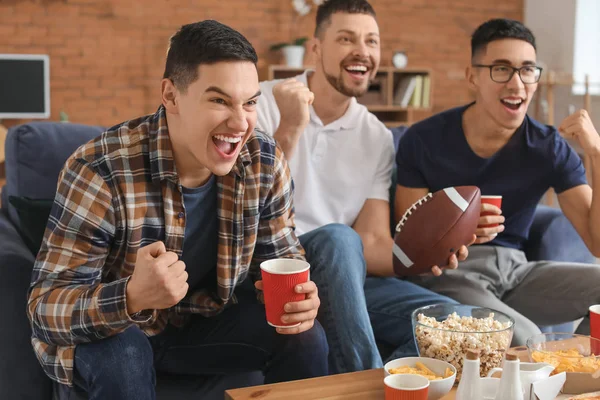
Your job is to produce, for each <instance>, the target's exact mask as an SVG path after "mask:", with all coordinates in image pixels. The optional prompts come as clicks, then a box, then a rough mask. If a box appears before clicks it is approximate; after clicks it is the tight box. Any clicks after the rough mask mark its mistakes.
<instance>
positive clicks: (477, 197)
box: [393, 186, 481, 276]
mask: <svg viewBox="0 0 600 400" xmlns="http://www.w3.org/2000/svg"><path fill="white" fill-rule="evenodd" d="M480 212H481V191H480V190H479V188H478V187H477V186H456V187H448V188H445V189H442V190H438V191H437V192H435V193H433V194H432V193H428V194H427V195H426V196H424V197H423V198H421V199H419V201H417V202H416V203H415V204H413V205H412V206H411V207H409V208H408V210H406V212H405V213H404V215H403V216H402V218H401V219H400V222H398V225H397V226H396V234H395V236H394V255H393V259H394V272H395V273H396V275H398V276H409V275H418V274H422V273H426V272H430V271H431V267H432V266H434V265H438V266H440V267H441V266H444V265H447V264H448V259H449V257H450V256H451V255H452V254H453V253H456V252H457V251H458V249H459V248H460V247H461V246H463V245H466V244H468V243H470V242H471V240H472V238H473V235H474V234H475V230H476V229H477V223H478V221H479V214H480Z"/></svg>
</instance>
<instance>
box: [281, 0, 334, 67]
mask: <svg viewBox="0 0 600 400" xmlns="http://www.w3.org/2000/svg"><path fill="white" fill-rule="evenodd" d="M322 2H323V0H313V3H314V4H315V5H317V6H318V5H320V4H321V3H322ZM292 7H293V8H294V11H295V12H296V14H297V15H296V16H295V18H294V23H293V24H292V29H294V26H295V25H296V24H297V22H298V21H297V18H301V17H303V16H305V15H307V14H308V13H310V9H311V6H310V4H308V3H307V2H306V0H292ZM292 36H294V35H293V34H292ZM307 40H308V37H305V36H302V37H298V38H296V39H294V40H292V41H291V42H281V43H276V44H274V45H272V46H271V50H273V51H277V50H281V51H282V53H283V57H284V59H285V63H286V65H287V66H289V67H293V68H302V65H303V63H304V44H305V43H306V41H307Z"/></svg>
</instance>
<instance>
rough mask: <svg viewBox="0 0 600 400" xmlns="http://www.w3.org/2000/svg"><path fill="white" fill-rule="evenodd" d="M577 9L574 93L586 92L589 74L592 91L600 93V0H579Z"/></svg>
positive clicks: (592, 92)
mask: <svg viewBox="0 0 600 400" xmlns="http://www.w3.org/2000/svg"><path fill="white" fill-rule="evenodd" d="M576 4H577V6H576V10H575V46H574V55H573V77H574V78H575V82H576V84H574V85H573V89H572V90H573V94H577V95H582V94H584V93H585V86H584V82H585V75H586V74H588V75H589V80H590V93H591V94H594V95H600V24H599V23H598V21H600V1H598V0H577V3H576Z"/></svg>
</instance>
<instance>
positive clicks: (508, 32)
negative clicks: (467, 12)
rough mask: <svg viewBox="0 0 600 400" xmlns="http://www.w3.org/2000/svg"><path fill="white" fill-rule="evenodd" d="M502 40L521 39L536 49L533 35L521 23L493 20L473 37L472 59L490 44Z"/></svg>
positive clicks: (482, 25) (486, 23) (485, 23)
mask: <svg viewBox="0 0 600 400" xmlns="http://www.w3.org/2000/svg"><path fill="white" fill-rule="evenodd" d="M501 39H519V40H524V41H525V42H527V43H529V44H531V45H532V46H533V48H534V49H535V37H534V36H533V33H531V31H530V30H529V28H527V27H526V26H525V25H523V24H522V23H521V22H519V21H515V20H512V19H505V18H497V19H491V20H489V21H487V22H484V23H483V24H481V25H479V27H478V28H477V29H476V30H475V32H474V33H473V36H472V37H471V58H475V55H476V54H477V53H479V52H480V51H482V50H485V47H486V46H487V45H488V43H490V42H493V41H495V40H501Z"/></svg>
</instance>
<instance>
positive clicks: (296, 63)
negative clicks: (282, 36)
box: [281, 46, 304, 68]
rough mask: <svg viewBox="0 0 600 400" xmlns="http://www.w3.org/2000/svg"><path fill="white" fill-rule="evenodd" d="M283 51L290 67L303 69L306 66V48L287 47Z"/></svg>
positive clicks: (286, 62)
mask: <svg viewBox="0 0 600 400" xmlns="http://www.w3.org/2000/svg"><path fill="white" fill-rule="evenodd" d="M281 51H282V52H283V57H284V58H285V64H286V65H287V66H288V67H292V68H302V65H303V64H304V46H285V47H283V48H282V49H281Z"/></svg>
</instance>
